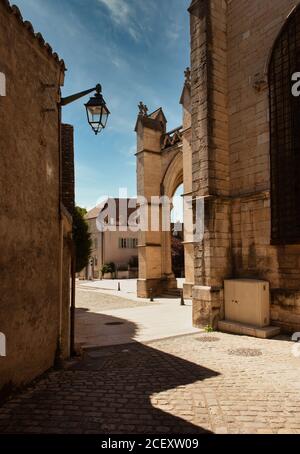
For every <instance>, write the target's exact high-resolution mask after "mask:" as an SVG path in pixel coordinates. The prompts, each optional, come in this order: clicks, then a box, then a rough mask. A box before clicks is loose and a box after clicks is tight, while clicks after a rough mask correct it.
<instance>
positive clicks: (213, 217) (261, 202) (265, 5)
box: [190, 0, 300, 331]
mask: <svg viewBox="0 0 300 454" xmlns="http://www.w3.org/2000/svg"><path fill="white" fill-rule="evenodd" d="M298 3H299V2H298V1H297V0H272V1H271V0H264V1H260V0H252V1H249V0H228V1H227V2H226V1H224V0H195V1H193V2H192V5H191V8H190V14H191V38H192V39H191V43H192V44H191V46H192V47H191V63H192V68H191V69H192V134H193V139H192V148H193V191H194V196H196V197H203V196H205V197H206V199H205V206H206V208H205V210H206V227H205V235H204V240H203V242H201V243H200V244H198V245H197V246H196V254H195V275H196V287H195V289H194V320H195V323H196V324H197V325H200V324H201V323H212V324H215V323H216V320H217V319H218V318H222V316H223V311H222V304H223V298H222V287H223V280H224V279H225V278H228V277H248V278H258V279H266V280H268V281H269V282H270V286H271V318H272V323H273V324H277V325H279V326H281V327H282V328H283V329H284V330H288V331H295V330H296V329H298V330H299V328H300V300H299V289H300V254H299V253H300V245H295V246H271V245H270V164H269V161H270V160H269V153H270V150H269V146H270V143H269V112H268V103H269V93H268V84H267V69H268V61H269V58H270V55H271V50H272V47H273V44H274V41H275V39H276V37H277V35H278V33H279V31H280V29H281V27H282V26H283V24H284V22H285V20H286V18H287V16H288V14H289V13H290V12H291V10H292V8H293V7H294V6H295V5H297V4H298ZM208 199H209V201H208ZM205 292H206V296H205V295H204V293H205ZM212 292H213V293H212ZM217 292H219V296H218V297H216V294H217ZM213 308H215V309H213ZM201 314H202V315H203V316H201Z"/></svg>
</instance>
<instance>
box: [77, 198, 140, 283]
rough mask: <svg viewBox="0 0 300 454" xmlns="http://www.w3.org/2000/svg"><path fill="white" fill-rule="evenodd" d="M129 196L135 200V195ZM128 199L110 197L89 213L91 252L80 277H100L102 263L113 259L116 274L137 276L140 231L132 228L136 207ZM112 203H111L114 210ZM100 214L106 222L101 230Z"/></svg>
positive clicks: (125, 276)
mask: <svg viewBox="0 0 300 454" xmlns="http://www.w3.org/2000/svg"><path fill="white" fill-rule="evenodd" d="M130 200H131V203H134V204H135V200H134V199H130ZM128 203H129V200H128V199H109V198H108V199H107V200H105V202H103V203H101V204H100V205H98V206H96V207H95V208H93V209H92V210H90V211H89V212H88V213H87V214H86V216H85V219H86V220H87V222H88V224H89V230H90V233H91V235H92V255H91V259H90V264H89V266H88V267H87V268H86V269H84V270H83V271H82V272H81V273H80V277H81V278H85V279H91V278H94V279H99V278H101V277H102V268H103V266H104V265H106V264H109V263H114V265H115V267H116V275H117V277H119V278H130V277H137V263H138V258H137V257H138V249H137V247H138V232H136V231H131V229H130V228H129V226H128V223H129V219H130V217H131V216H132V215H133V216H134V214H135V213H136V212H137V209H136V208H128ZM109 207H112V210H111V211H110V210H109ZM124 209H125V211H124ZM100 217H102V219H103V220H104V224H105V226H104V228H103V229H102V230H101V226H100V225H99V221H100ZM97 220H98V222H97ZM99 227H100V229H99ZM128 268H129V269H130V270H128ZM104 277H105V276H104ZM106 277H109V276H106Z"/></svg>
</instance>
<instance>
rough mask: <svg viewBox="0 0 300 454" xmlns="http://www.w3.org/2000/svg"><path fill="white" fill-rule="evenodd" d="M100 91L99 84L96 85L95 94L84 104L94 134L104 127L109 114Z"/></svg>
mask: <svg viewBox="0 0 300 454" xmlns="http://www.w3.org/2000/svg"><path fill="white" fill-rule="evenodd" d="M101 91H102V90H101V85H97V87H96V94H95V95H94V96H93V97H92V98H90V100H89V102H87V103H86V104H85V107H86V113H87V119H88V122H89V124H90V126H91V127H92V129H93V131H94V133H95V134H96V135H97V134H99V133H100V132H101V131H102V129H104V128H105V127H106V124H107V120H108V116H109V114H110V112H109V110H108V108H107V106H106V103H105V101H104V99H103V96H102V94H101Z"/></svg>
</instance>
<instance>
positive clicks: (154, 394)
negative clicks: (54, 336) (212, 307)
mask: <svg viewBox="0 0 300 454" xmlns="http://www.w3.org/2000/svg"><path fill="white" fill-rule="evenodd" d="M197 337H198V335H188V336H183V337H182V336H181V337H174V338H169V339H164V340H159V341H155V342H151V343H149V344H139V343H135V344H130V345H129V346H128V347H127V346H126V349H127V350H128V354H129V356H130V358H131V361H130V364H126V359H125V361H123V359H122V358H123V356H122V355H124V354H123V353H122V351H124V346H114V347H104V348H103V349H101V352H100V353H101V354H99V355H95V356H94V357H93V358H91V357H89V356H88V355H86V356H85V357H84V358H83V359H82V360H78V361H77V362H75V363H74V364H72V365H71V366H70V369H67V370H62V371H59V372H57V371H55V372H50V373H49V374H48V375H47V376H45V377H43V378H42V379H41V381H39V382H37V383H36V384H35V385H34V386H33V387H32V388H30V390H27V391H26V390H25V391H24V392H23V393H22V394H19V395H17V396H16V397H15V398H12V399H11V400H10V401H8V402H7V403H6V404H5V405H4V406H3V407H2V408H0V432H1V433H90V434H92V433H98V434H99V433H110V434H127V433H137V434H138V433H153V434H160V433H179V434H180V433H189V434H193V433H194V434H197V433H204V432H207V431H211V432H214V433H231V434H232V433H235V434H238V433H243V434H245V433H253V434H256V433H257V434H264V433H270V434H272V433H274V434H277V433H300V411H299V391H300V384H299V382H298V381H299V380H298V379H299V374H300V360H299V359H298V358H294V357H293V356H292V355H291V354H290V348H291V344H290V343H289V342H286V340H278V339H276V340H269V341H264V340H261V339H250V338H247V337H243V338H240V337H239V336H233V335H229V334H224V333H218V337H219V338H220V340H221V341H220V342H216V343H214V346H213V347H212V348H207V343H202V342H198V341H197ZM241 343H242V344H243V348H244V347H245V348H248V347H249V348H250V347H251V348H257V349H260V350H262V351H263V352H264V354H263V358H264V359H262V358H261V357H259V360H257V358H256V359H254V358H251V361H250V360H249V357H239V358H238V359H237V360H235V359H234V358H235V357H233V356H230V355H228V354H227V353H226V352H227V351H228V350H230V349H236V348H239V347H240V345H241ZM134 364H136V367H134Z"/></svg>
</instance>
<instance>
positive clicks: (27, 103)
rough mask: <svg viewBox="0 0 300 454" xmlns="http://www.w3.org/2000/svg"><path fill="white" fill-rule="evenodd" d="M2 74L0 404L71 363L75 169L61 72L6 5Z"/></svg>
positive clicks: (0, 9)
mask: <svg viewBox="0 0 300 454" xmlns="http://www.w3.org/2000/svg"><path fill="white" fill-rule="evenodd" d="M0 72H1V73H2V74H4V75H5V81H6V92H5V95H6V96H3V97H1V98H0V156H1V165H0V188H1V189H0V193H1V200H0V206H1V210H0V212H1V214H0V250H1V254H0V290H1V295H0V332H1V333H2V335H3V336H5V339H6V352H5V355H6V356H1V357H0V398H1V397H5V396H6V395H7V394H8V393H9V392H10V391H11V390H13V389H14V388H15V387H18V386H20V385H23V384H25V383H27V382H29V381H31V380H32V379H33V378H35V377H37V376H38V375H40V374H42V373H43V372H45V371H46V370H47V369H49V368H50V367H52V366H53V364H54V361H55V359H58V358H66V357H67V356H68V355H69V339H70V336H69V318H70V317H69V313H70V310H69V309H70V272H71V243H72V214H71V211H72V207H73V203H74V162H73V128H72V127H71V126H67V125H65V126H61V120H60V108H59V105H58V102H59V99H60V88H61V86H62V85H63V81H64V73H65V65H64V63H63V61H60V60H59V58H58V56H57V54H55V53H53V51H52V49H51V47H50V45H49V44H47V43H45V41H44V40H43V38H42V36H41V35H40V34H39V33H35V32H34V30H33V27H32V25H31V24H30V23H29V22H24V21H23V19H22V16H21V13H20V11H19V10H18V8H17V7H10V5H9V2H8V1H5V0H1V1H0ZM65 178H66V179H65ZM63 179H64V185H63V181H62V180H63ZM66 194H67V197H66V198H65V197H64V195H66ZM72 197H73V201H72Z"/></svg>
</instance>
